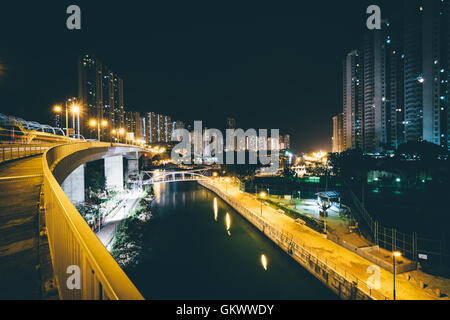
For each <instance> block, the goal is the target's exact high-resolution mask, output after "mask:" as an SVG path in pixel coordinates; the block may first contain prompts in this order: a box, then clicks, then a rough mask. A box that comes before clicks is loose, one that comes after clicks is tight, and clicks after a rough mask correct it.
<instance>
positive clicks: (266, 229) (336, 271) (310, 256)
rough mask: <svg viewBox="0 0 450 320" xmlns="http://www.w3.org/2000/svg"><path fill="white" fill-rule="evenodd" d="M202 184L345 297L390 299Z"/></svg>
mask: <svg viewBox="0 0 450 320" xmlns="http://www.w3.org/2000/svg"><path fill="white" fill-rule="evenodd" d="M198 183H199V184H201V185H203V186H205V187H207V188H208V189H210V190H212V191H213V192H214V193H216V194H217V195H218V196H219V197H221V198H222V199H223V200H225V201H226V202H227V203H228V204H230V205H231V206H232V207H233V208H234V209H236V210H237V211H238V212H239V213H240V214H241V215H242V216H243V217H244V218H246V219H247V220H248V221H249V222H251V223H252V224H253V225H254V226H255V227H256V228H258V229H259V230H260V231H262V232H263V233H264V234H265V235H267V236H268V237H269V238H270V239H271V240H272V241H274V242H275V243H277V244H278V245H279V246H280V247H281V248H282V249H283V250H284V251H286V252H288V253H289V254H291V255H292V256H293V257H294V259H295V260H297V261H298V262H299V263H300V264H301V265H302V266H304V267H305V268H306V269H308V270H309V271H310V272H312V273H313V274H315V275H316V276H318V278H319V279H320V280H321V281H322V282H324V283H325V284H326V285H327V286H328V287H330V288H332V289H333V290H334V291H335V292H336V293H338V295H339V296H340V297H341V298H345V299H365V298H370V299H374V300H387V299H388V298H387V297H386V296H384V295H383V294H382V293H381V292H379V291H377V290H375V289H372V288H371V287H370V286H369V285H368V284H367V283H366V282H365V281H363V280H361V279H359V278H358V277H356V276H355V275H353V274H352V273H351V272H349V271H347V270H346V269H345V268H343V267H341V266H339V265H338V264H336V263H335V262H334V261H332V260H330V259H327V258H325V257H322V256H321V255H320V254H318V253H317V252H314V250H313V249H312V248H311V247H309V246H307V245H305V244H304V243H303V242H301V241H299V240H297V239H295V238H294V236H293V235H292V234H290V233H289V232H287V231H286V230H283V229H279V228H277V227H275V226H273V225H272V224H271V223H269V222H268V221H267V220H266V219H265V218H264V217H262V216H261V215H260V214H258V213H255V212H253V211H251V210H250V209H248V208H246V207H244V206H243V205H241V204H240V203H239V202H237V201H235V200H233V199H232V198H231V197H230V196H228V195H227V194H226V193H224V192H222V191H221V190H220V189H218V188H217V187H215V186H214V185H212V184H211V183H208V182H206V181H199V182H198ZM318 270H319V271H318ZM343 288H346V289H347V290H344V289H343ZM352 288H357V289H359V291H360V293H363V294H362V295H361V294H358V292H356V291H358V290H356V291H355V292H353V291H352Z"/></svg>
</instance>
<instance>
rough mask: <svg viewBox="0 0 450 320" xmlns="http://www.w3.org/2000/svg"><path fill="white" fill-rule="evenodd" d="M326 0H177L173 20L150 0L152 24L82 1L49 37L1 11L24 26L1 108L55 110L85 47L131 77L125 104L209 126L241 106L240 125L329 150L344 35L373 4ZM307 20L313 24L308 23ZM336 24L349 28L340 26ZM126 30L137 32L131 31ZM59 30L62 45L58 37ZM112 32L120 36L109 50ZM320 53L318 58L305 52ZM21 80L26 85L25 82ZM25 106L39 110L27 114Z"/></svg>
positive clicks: (12, 50)
mask: <svg viewBox="0 0 450 320" xmlns="http://www.w3.org/2000/svg"><path fill="white" fill-rule="evenodd" d="M380 5H381V7H382V10H383V16H385V15H388V14H390V12H392V11H394V10H393V8H395V6H393V5H392V4H389V3H388V2H387V1H386V4H384V3H383V4H380ZM329 6H330V10H327V11H326V12H322V11H323V10H320V8H319V6H317V4H307V5H302V6H301V7H300V6H298V7H297V6H293V7H288V8H279V9H277V10H276V11H275V12H272V10H271V9H270V8H269V7H267V6H264V5H262V6H261V7H260V9H259V10H257V12H256V13H255V14H254V17H253V18H252V19H250V20H248V19H247V15H246V14H245V12H247V11H249V10H253V8H252V7H251V6H250V7H243V8H242V12H241V13H239V12H236V11H234V10H232V9H231V8H229V9H228V8H221V10H219V11H214V6H213V7H210V8H209V7H204V8H203V11H199V10H196V9H197V8H194V7H191V6H190V7H188V8H183V6H182V5H180V6H179V7H177V9H178V10H175V12H174V14H173V16H174V17H173V18H172V19H170V21H161V19H160V18H158V17H157V12H160V13H163V12H167V10H169V9H168V8H166V7H165V6H164V5H160V6H159V5H158V6H156V5H154V4H152V5H149V8H148V10H142V11H143V12H145V13H146V14H148V19H145V20H143V21H147V22H148V25H145V24H143V25H141V24H139V23H137V22H133V21H131V20H130V19H131V17H133V15H134V14H136V12H135V11H134V10H133V11H130V9H128V8H124V10H123V11H120V10H115V9H116V8H115V5H112V7H111V8H103V7H102V6H101V5H96V4H84V3H80V7H81V8H82V10H83V17H84V18H85V19H84V20H83V22H84V24H83V27H82V29H81V30H80V31H79V32H78V33H73V32H72V33H71V32H69V31H68V30H64V29H59V28H56V25H57V24H58V23H59V22H58V21H53V20H52V19H47V20H46V21H43V22H42V28H43V29H44V30H45V31H47V32H48V35H49V36H48V39H47V38H41V37H33V36H34V31H33V30H31V32H30V30H29V29H28V28H26V27H25V26H21V25H17V22H15V21H10V19H9V18H8V17H5V19H4V20H2V21H3V22H2V23H5V24H8V25H9V26H10V27H11V26H17V30H18V35H22V34H23V36H24V37H23V39H24V40H25V39H26V43H27V44H25V43H24V42H23V41H21V42H17V39H18V38H9V37H8V36H7V38H6V39H5V42H6V43H8V49H6V51H5V52H4V53H2V54H1V56H2V60H3V61H5V63H6V66H7V69H6V72H4V73H5V74H4V76H3V78H4V79H2V80H3V81H2V84H1V85H0V90H1V91H2V93H3V92H8V93H9V94H8V95H5V94H2V96H3V97H4V99H5V100H4V101H5V103H4V106H5V107H4V108H2V111H4V113H7V114H12V115H16V116H19V117H23V118H29V119H33V120H36V121H39V122H42V123H46V122H48V120H47V119H49V117H50V109H51V106H52V105H53V104H55V103H56V102H58V101H61V100H63V99H64V98H65V97H67V96H76V95H77V92H78V88H77V82H76V81H77V80H76V76H74V75H75V74H76V72H77V67H76V64H75V62H74V61H76V60H75V59H76V58H77V57H78V56H79V55H81V54H83V53H87V52H88V53H93V54H95V55H96V56H98V57H100V58H101V60H102V61H103V62H104V63H105V65H107V66H108V67H109V68H111V69H112V70H113V71H114V72H115V73H117V74H118V75H119V77H120V78H121V79H123V80H124V91H125V92H126V94H125V96H124V100H125V102H124V105H125V107H126V108H127V107H128V106H131V108H130V107H128V109H129V110H133V111H139V112H141V113H143V112H149V111H154V112H156V113H160V114H168V115H170V116H172V117H173V118H174V119H182V120H185V121H193V120H203V121H205V123H207V124H208V126H210V127H222V123H223V119H224V118H226V117H229V116H234V117H236V118H239V119H238V121H239V123H240V127H254V128H280V129H281V130H282V131H286V132H289V133H290V134H291V136H292V141H293V149H294V150H295V151H296V152H300V151H308V150H310V149H316V148H320V149H325V150H331V132H332V128H331V126H330V124H329V119H330V118H331V117H332V116H333V115H334V114H336V113H337V112H338V111H339V110H340V109H341V108H342V106H341V104H342V102H341V101H342V99H341V83H340V82H341V77H342V76H341V67H340V64H341V63H340V60H341V59H342V56H343V55H344V54H345V52H346V51H348V50H349V49H351V47H352V46H353V45H354V44H353V42H354V41H352V40H351V39H349V38H355V37H356V38H361V39H362V34H363V32H364V28H365V20H366V18H367V14H366V13H365V11H366V8H367V6H366V3H364V1H355V3H354V5H348V6H346V7H345V8H343V7H341V6H339V5H337V4H330V5H329ZM47 9H48V10H47ZM59 9H61V10H65V6H64V4H61V5H56V6H49V8H47V7H46V6H45V5H43V6H39V7H37V8H36V10H35V12H36V14H37V15H39V13H40V12H43V11H44V10H47V11H46V14H48V15H49V16H50V17H52V16H53V15H57V13H58V10H59ZM171 9H172V8H171ZM184 9H187V10H188V12H191V16H192V14H194V12H196V13H195V15H196V16H195V19H190V18H189V19H187V18H186V17H184V11H183V10H184ZM210 10H212V11H210ZM117 11H119V12H120V14H119V13H118V12H117ZM208 12H211V14H213V15H211V14H208ZM25 14H26V13H25ZM42 14H43V13H42ZM96 14H98V15H100V16H101V17H108V19H109V20H112V21H115V23H112V24H108V25H105V24H102V23H100V22H99V21H96V20H94V19H92V17H93V16H94V15H96ZM142 14H143V13H142ZM138 15H139V13H138ZM140 17H141V16H139V18H140ZM142 18H143V17H142ZM136 21H139V19H138V18H137V19H136ZM268 21H272V22H271V23H267V22H268ZM310 26H313V27H314V29H315V31H316V32H315V34H314V35H313V34H311V33H309V32H307V31H306V32H305V30H308V28H310ZM331 26H332V27H331ZM55 30H58V31H55ZM334 33H339V34H341V35H342V34H345V35H352V36H351V37H348V36H346V37H342V36H340V37H335V36H333V34H334ZM128 34H134V35H135V36H136V37H138V38H141V39H142V41H140V42H137V43H136V42H135V41H132V38H133V37H128ZM50 35H51V36H50ZM53 39H55V40H57V41H58V40H59V42H60V43H64V45H62V46H56V47H55V45H54V43H52V41H53ZM146 39H148V40H146ZM168 39H170V40H168ZM319 39H320V40H319ZM110 44H120V45H119V46H114V48H115V49H114V50H113V51H111V50H108V49H107V48H108V47H110ZM27 46H30V47H37V48H40V50H38V51H37V52H35V53H34V54H33V57H34V58H33V59H31V60H30V59H28V61H23V60H25V59H23V60H22V58H23V55H24V54H25V52H26V49H25V48H26V47H27ZM232 48H233V49H232ZM234 48H239V50H238V51H239V52H237V51H236V50H235V49H234ZM318 54H319V56H317V55H318ZM316 59H318V60H317V61H321V63H318V64H311V63H309V62H311V61H315V60H316ZM44 70H45V72H44ZM324 74H326V76H325V77H324V76H323V75H324ZM39 77H40V78H39ZM23 88H27V90H28V91H29V92H30V95H29V96H27V97H23V95H21V94H20V92H21V90H23ZM54 92H55V93H56V94H53V93H54ZM318 97H320V99H318ZM30 105H33V108H30V107H28V106H30ZM34 105H36V107H34ZM11 110H12V111H11ZM35 110H36V111H37V110H39V112H36V113H34V112H35ZM206 110H215V111H216V112H213V113H210V112H205V111H206ZM13 111H14V112H13ZM27 112H28V113H31V114H33V116H31V117H29V116H28V117H26V116H25V115H26V114H27ZM293 114H295V116H292V115H293Z"/></svg>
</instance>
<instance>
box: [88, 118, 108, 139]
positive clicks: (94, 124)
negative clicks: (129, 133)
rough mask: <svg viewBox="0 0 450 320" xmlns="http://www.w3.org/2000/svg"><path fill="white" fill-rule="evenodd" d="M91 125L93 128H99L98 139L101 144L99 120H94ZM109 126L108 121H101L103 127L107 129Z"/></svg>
mask: <svg viewBox="0 0 450 320" xmlns="http://www.w3.org/2000/svg"><path fill="white" fill-rule="evenodd" d="M89 125H90V126H91V127H95V126H97V139H98V141H99V142H100V122H98V121H97V120H94V119H92V120H91V121H89ZM107 125H108V122H107V121H106V120H102V121H101V126H102V127H106V126H107Z"/></svg>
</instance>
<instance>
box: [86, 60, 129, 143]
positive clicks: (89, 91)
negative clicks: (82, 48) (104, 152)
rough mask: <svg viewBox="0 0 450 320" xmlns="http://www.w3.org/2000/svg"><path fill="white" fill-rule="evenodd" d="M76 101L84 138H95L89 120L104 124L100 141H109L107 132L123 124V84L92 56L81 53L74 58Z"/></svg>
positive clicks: (94, 128) (109, 137) (93, 127)
mask: <svg viewBox="0 0 450 320" xmlns="http://www.w3.org/2000/svg"><path fill="white" fill-rule="evenodd" d="M78 100H79V103H80V128H81V133H82V135H83V136H84V137H85V138H97V128H96V127H95V126H90V125H89V122H90V120H95V121H97V123H101V122H102V121H103V120H106V121H108V126H107V127H106V128H105V129H103V130H102V132H103V134H102V139H104V140H111V138H112V136H111V132H112V130H114V129H116V128H117V129H118V128H120V127H123V126H124V125H125V123H124V100H123V81H122V79H120V78H119V77H118V76H117V75H116V74H114V73H113V72H112V71H111V70H110V69H108V68H107V67H106V66H104V65H103V64H102V62H101V61H100V60H99V59H97V58H96V57H95V56H93V55H90V54H84V55H82V56H80V57H79V59H78Z"/></svg>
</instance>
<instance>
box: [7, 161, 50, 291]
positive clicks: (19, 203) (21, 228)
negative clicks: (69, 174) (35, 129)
mask: <svg viewBox="0 0 450 320" xmlns="http://www.w3.org/2000/svg"><path fill="white" fill-rule="evenodd" d="M42 179H43V178H42V160H41V156H34V157H30V158H27V159H22V160H17V161H12V162H9V163H5V164H2V165H0V260H1V263H0V288H2V290H1V291H0V299H2V298H3V299H38V298H40V289H39V274H38V271H37V265H38V264H41V262H40V261H38V260H39V255H38V246H39V241H38V240H39V239H38V229H39V220H38V218H39V198H40V191H41V185H42ZM41 247H44V248H45V249H46V250H45V251H46V252H47V253H48V246H47V245H46V244H45V243H41ZM41 253H42V252H41ZM47 259H49V256H48V257H47ZM47 263H48V264H49V265H51V260H47ZM49 265H47V266H46V267H48V266H49ZM41 267H42V268H41V269H43V268H44V267H45V266H44V265H42V266H41ZM2 295H5V296H2Z"/></svg>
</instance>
